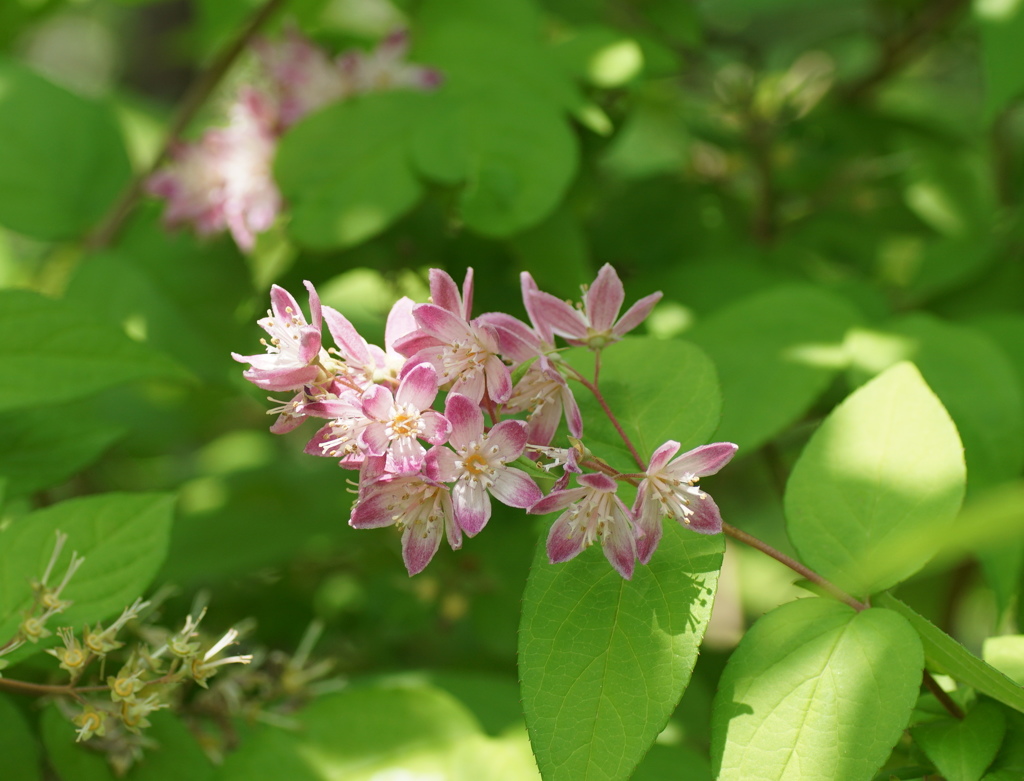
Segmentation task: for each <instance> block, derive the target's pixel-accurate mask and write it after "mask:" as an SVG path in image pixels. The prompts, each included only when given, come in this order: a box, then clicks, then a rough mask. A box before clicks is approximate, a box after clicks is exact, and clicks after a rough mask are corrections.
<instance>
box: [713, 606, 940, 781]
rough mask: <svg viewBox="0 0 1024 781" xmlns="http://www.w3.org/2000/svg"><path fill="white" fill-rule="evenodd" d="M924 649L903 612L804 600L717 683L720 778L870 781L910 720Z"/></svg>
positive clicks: (785, 609)
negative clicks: (901, 614) (903, 617)
mask: <svg viewBox="0 0 1024 781" xmlns="http://www.w3.org/2000/svg"><path fill="white" fill-rule="evenodd" d="M923 662H924V660H923V658H922V653H921V643H920V641H919V640H918V638H917V636H916V635H915V634H914V631H913V629H912V628H911V627H910V626H909V625H908V624H907V622H906V621H905V620H903V619H902V618H901V617H900V616H899V615H897V614H896V613H893V612H891V611H889V610H883V609H878V608H873V609H870V610H865V611H864V612H861V613H858V612H856V611H855V610H853V609H852V608H850V607H848V606H846V605H843V604H840V603H838V602H833V601H832V600H827V599H819V598H810V599H800V600H797V601H795V602H790V603H788V604H785V605H783V606H782V607H780V608H777V609H776V610H773V611H772V612H771V613H769V614H767V615H766V616H764V617H762V618H761V619H760V620H758V622H757V623H756V624H754V626H753V627H752V628H751V629H750V630H749V631H748V632H747V633H746V635H744V637H743V640H742V641H741V642H740V645H739V647H738V648H737V649H736V651H735V652H734V653H733V655H732V657H731V658H730V659H729V663H728V664H727V665H726V668H725V672H724V673H723V674H722V679H721V681H720V683H719V689H718V695H717V696H716V698H715V710H714V714H713V716H712V725H711V726H712V733H711V734H712V746H711V757H712V763H713V764H714V766H715V768H716V769H717V770H719V771H720V772H719V774H718V775H716V778H718V779H719V781H730V779H742V780H743V781H748V779H751V778H757V779H762V781H768V780H769V779H773V780H775V779H778V780H779V781H782V779H791V778H828V779H841V780H842V781H859V780H860V779H863V781H868V779H871V778H872V776H873V775H874V773H875V772H876V771H877V770H878V769H879V768H880V767H881V766H882V763H883V762H885V760H886V758H887V757H888V756H889V753H890V751H892V747H893V746H894V745H895V744H896V741H897V740H899V737H900V733H901V732H902V731H903V729H904V727H906V725H907V721H908V720H909V719H910V714H911V711H912V710H913V707H914V703H915V702H916V701H917V695H918V690H919V688H920V685H921V667H922V665H923Z"/></svg>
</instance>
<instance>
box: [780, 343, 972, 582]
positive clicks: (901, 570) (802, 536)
mask: <svg viewBox="0 0 1024 781" xmlns="http://www.w3.org/2000/svg"><path fill="white" fill-rule="evenodd" d="M964 480H965V474H964V463H963V453H962V449H961V445H960V439H959V437H958V436H957V432H956V427H955V426H954V425H953V422H952V421H951V420H950V419H949V415H948V414H947V413H946V411H945V409H943V407H942V404H941V403H940V402H939V400H938V399H937V398H936V397H935V395H934V394H933V393H932V392H931V390H930V389H929V388H928V386H927V385H926V384H925V383H924V381H923V380H922V379H921V375H920V373H918V371H917V369H915V368H914V367H913V366H912V365H910V364H907V363H901V364H897V365H896V366H894V367H892V368H890V369H888V370H886V371H885V372H883V373H882V374H881V375H879V376H878V377H876V378H875V379H874V380H872V381H871V382H869V383H868V384H867V385H865V386H863V387H862V388H860V389H859V390H857V391H855V392H854V393H853V394H851V395H850V396H849V397H848V398H847V399H846V400H845V401H844V402H843V403H842V404H840V405H839V406H838V407H836V409H835V410H833V412H832V414H831V415H829V417H828V418H827V419H826V420H825V422H824V423H823V424H822V425H821V427H820V428H819V429H818V430H817V431H816V432H815V433H814V436H813V437H811V440H810V442H808V443H807V445H806V447H805V448H804V451H803V453H802V454H801V456H800V460H799V461H797V463H796V466H795V467H794V468H793V472H792V474H791V475H790V478H789V482H788V483H787V485H786V521H787V528H788V530H789V536H790V539H791V540H792V541H793V544H794V546H795V547H796V549H797V550H798V551H799V552H800V556H801V558H802V559H803V560H804V561H805V562H806V563H807V564H808V565H810V566H811V568H812V569H814V570H816V571H817V572H819V573H821V574H822V575H824V576H825V577H826V578H829V579H830V580H833V581H834V582H836V583H837V585H839V586H840V588H843V589H846V590H848V591H850V592H852V593H855V594H870V593H871V592H873V591H878V590H881V589H884V588H888V587H889V586H892V585H893V584H895V583H898V582H899V581H900V580H902V579H904V578H906V577H908V576H909V575H911V574H913V573H914V572H916V571H917V570H918V569H920V568H921V567H922V566H924V564H925V563H926V562H927V561H928V560H929V559H930V558H931V557H932V555H933V554H934V553H935V552H936V551H937V550H938V545H937V544H936V542H935V537H934V536H932V535H933V534H938V533H941V532H942V531H943V530H944V529H945V528H946V527H947V526H948V525H949V524H950V523H951V522H952V520H953V518H954V517H955V516H956V514H957V512H958V511H959V509H960V503H961V501H962V500H963V490H964ZM915 533H916V534H917V535H918V540H919V544H918V545H917V547H916V548H915V549H913V550H906V556H905V558H903V559H902V560H899V561H893V560H889V559H886V560H884V561H879V560H878V559H877V554H879V553H882V552H884V550H885V548H886V547H887V545H888V544H889V543H890V542H891V541H893V540H898V539H900V538H901V537H902V536H903V535H910V534H915Z"/></svg>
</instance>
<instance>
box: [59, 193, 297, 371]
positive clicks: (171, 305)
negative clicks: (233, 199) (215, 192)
mask: <svg viewBox="0 0 1024 781" xmlns="http://www.w3.org/2000/svg"><path fill="white" fill-rule="evenodd" d="M251 298H252V283H251V282H250V275H249V270H248V269H247V268H246V266H245V263H244V262H243V260H242V256H241V255H240V254H239V252H238V250H237V248H235V246H234V244H233V243H232V242H231V241H230V240H228V239H227V238H226V237H222V238H220V239H218V240H213V239H206V240H203V241H200V240H199V239H197V238H196V237H194V236H192V235H191V234H190V233H187V232H180V233H176V234H173V235H172V234H168V232H167V230H166V229H165V228H164V227H163V226H162V225H161V224H160V222H159V218H158V215H157V213H156V209H152V210H148V211H146V212H145V213H144V214H142V215H138V216H136V218H135V219H134V220H133V221H132V222H131V224H130V225H129V227H128V229H127V230H126V231H125V232H124V234H123V235H122V236H121V237H120V238H119V240H118V244H117V247H116V248H114V249H109V250H105V251H103V252H99V253H96V254H94V255H91V256H89V257H88V258H86V259H85V260H84V261H83V262H82V263H80V264H79V266H78V268H76V269H75V273H74V276H72V278H71V280H70V282H69V283H68V289H67V293H66V299H67V300H68V301H69V302H74V303H76V304H78V305H79V306H81V307H83V308H85V307H90V306H92V305H93V302H95V301H103V306H102V307H97V308H95V310H94V311H95V314H96V316H97V317H102V318H103V319H104V320H105V321H107V322H109V323H111V324H114V325H116V326H118V327H119V328H122V327H125V326H126V325H127V326H129V327H130V328H131V329H132V333H135V334H139V335H142V336H144V338H145V343H146V344H148V345H151V346H152V347H154V348H156V349H158V350H161V351H163V352H165V353H166V354H167V355H170V356H172V357H173V358H174V359H175V360H177V361H179V362H180V363H181V364H182V365H183V366H186V367H188V369H189V370H190V371H192V372H193V373H195V374H196V375H197V376H199V377H202V378H203V379H205V380H208V381H210V382H219V383H223V382H224V381H225V378H226V377H227V376H229V375H234V376H237V374H236V372H238V371H239V370H240V369H241V368H242V367H241V366H240V365H239V364H237V363H235V362H234V361H231V360H230V357H229V354H230V352H231V351H235V352H238V353H242V354H246V353H252V352H261V351H262V347H260V346H259V345H258V343H257V341H256V339H255V336H254V331H255V330H256V329H254V326H253V323H252V321H250V320H248V319H246V320H244V321H243V320H242V319H241V318H239V317H236V316H234V315H235V313H236V312H240V311H244V308H245V307H247V306H248V305H249V303H250V301H251ZM300 298H302V296H300ZM259 303H260V307H259V308H260V309H262V308H265V307H266V306H267V304H266V303H265V299H264V298H263V296H261V297H260V301H259ZM226 357H227V360H225V358H226Z"/></svg>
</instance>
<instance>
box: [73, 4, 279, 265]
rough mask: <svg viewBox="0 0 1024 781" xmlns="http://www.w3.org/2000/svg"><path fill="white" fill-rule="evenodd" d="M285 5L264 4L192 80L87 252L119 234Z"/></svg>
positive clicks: (111, 240) (94, 233)
mask: <svg viewBox="0 0 1024 781" xmlns="http://www.w3.org/2000/svg"><path fill="white" fill-rule="evenodd" d="M286 2H287V0H267V2H266V3H264V4H263V6H262V7H260V8H259V9H258V10H257V11H256V12H255V13H254V14H253V15H252V16H251V17H250V18H249V21H248V22H246V24H245V27H243V28H242V30H241V31H240V32H239V33H238V35H237V36H236V37H235V39H234V40H232V41H231V43H230V44H228V46H227V47H225V48H224V49H222V50H221V52H220V53H219V54H218V55H217V57H216V58H215V59H214V61H213V62H212V63H211V64H210V67H208V68H207V69H206V70H205V71H203V73H202V74H201V75H200V76H199V78H198V79H196V80H195V81H194V82H193V83H192V86H191V87H190V88H189V89H188V91H187V92H186V93H185V96H184V97H183V98H182V100H181V104H180V105H179V107H178V110H177V112H176V113H175V115H174V119H173V120H172V121H171V125H170V127H169V128H168V131H167V138H166V140H165V141H164V144H163V146H162V147H161V148H160V152H159V153H158V154H157V156H156V158H155V159H154V160H153V162H152V163H151V164H150V165H149V166H148V167H147V168H146V169H145V170H144V171H143V172H142V173H140V174H139V175H138V176H136V177H135V178H134V179H133V180H132V181H131V183H129V185H128V186H127V187H126V188H125V189H124V190H123V191H122V192H121V195H120V196H119V197H118V199H117V201H116V202H115V203H114V205H113V206H112V207H111V208H110V211H108V212H107V215H106V216H105V217H104V218H103V221H102V222H101V223H100V224H99V226H98V227H97V228H96V230H95V231H93V232H92V234H91V235H90V236H88V237H87V238H86V240H85V245H86V247H88V248H89V249H101V248H103V247H106V246H109V245H110V244H111V243H112V242H113V241H114V239H115V238H117V234H118V233H120V231H121V227H122V226H123V225H124V222H125V220H127V219H128V216H129V215H130V214H131V213H132V211H133V210H134V209H135V206H136V204H137V203H138V202H139V198H141V197H142V194H143V191H144V188H145V184H146V180H147V179H148V178H149V177H150V176H151V175H152V174H153V172H154V171H156V169H157V168H159V167H160V165H161V164H163V162H164V161H165V160H166V159H167V156H168V155H169V154H170V150H171V149H172V148H173V147H174V145H175V144H176V143H178V142H179V141H180V139H181V134H182V133H184V132H185V129H186V128H187V127H188V125H189V123H191V122H192V120H193V119H194V118H195V116H196V114H198V113H199V110H200V109H201V108H202V107H203V105H204V104H205V103H206V101H207V100H208V99H209V97H210V95H211V94H213V91H214V90H215V89H216V88H217V85H218V84H220V82H221V80H222V79H223V78H224V76H225V75H226V74H227V72H228V71H229V70H230V69H231V66H232V65H233V64H234V62H235V60H236V59H238V56H239V55H240V54H241V53H242V52H243V51H245V48H246V46H248V44H249V42H250V41H251V40H252V38H253V36H255V35H256V33H257V32H259V30H260V28H261V27H263V25H264V24H266V23H267V21H268V20H269V19H270V18H271V17H272V16H273V15H274V14H275V13H276V12H277V11H278V10H279V9H280V8H281V7H282V6H283V5H284V4H285V3H286Z"/></svg>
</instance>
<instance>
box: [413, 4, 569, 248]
mask: <svg viewBox="0 0 1024 781" xmlns="http://www.w3.org/2000/svg"><path fill="white" fill-rule="evenodd" d="M418 21H419V27H418V29H417V41H416V56H417V58H418V59H420V60H421V61H423V62H429V63H430V64H431V65H433V66H435V67H437V68H438V69H440V71H441V72H442V73H443V74H444V77H445V86H444V88H443V89H442V95H441V96H440V97H441V98H442V100H441V101H440V102H439V105H438V111H437V112H436V113H435V114H434V115H432V116H431V118H430V121H429V122H428V123H426V124H425V125H424V126H423V127H422V128H421V130H420V132H419V133H418V135H417V138H416V162H417V165H418V167H419V169H420V171H422V173H423V174H424V175H425V176H427V177H428V178H430V179H433V180H435V181H438V182H441V183H444V184H450V185H456V184H461V185H462V190H461V192H460V194H459V200H458V210H459V215H460V217H461V218H462V220H463V221H464V222H465V223H466V225H468V226H469V227H471V228H473V229H474V230H476V231H477V232H479V233H482V234H484V235H487V236H500V237H504V236H510V235H512V234H514V233H516V232H518V231H520V230H523V229H525V228H529V227H531V226H533V225H535V224H537V223H538V222H540V221H541V220H542V219H543V218H544V217H546V216H547V215H548V214H549V213H550V212H552V211H553V210H554V209H555V208H556V207H557V205H558V203H559V201H560V200H561V199H562V196H563V195H564V193H565V191H566V189H567V187H568V185H569V183H570V182H571V180H572V178H573V176H574V174H575V172H576V166H577V157H578V151H577V142H576V137H575V135H574V134H573V132H572V129H571V128H570V126H569V123H568V121H567V119H566V111H567V110H570V109H573V108H577V107H578V106H579V105H580V104H581V103H582V98H581V97H580V96H579V94H578V92H577V90H576V88H575V86H574V84H573V82H572V79H571V77H570V75H569V73H568V71H567V70H566V68H565V67H564V66H563V65H562V64H561V63H560V62H559V60H558V59H557V58H556V57H555V56H554V53H553V51H552V50H551V48H550V47H548V46H547V45H546V44H545V43H544V41H543V39H542V37H541V30H542V23H543V20H542V17H541V15H540V13H539V12H538V9H537V7H536V5H535V4H534V3H533V2H530V0H500V2H493V3H475V2H466V0H429V2H427V3H425V4H424V7H423V8H422V9H421V11H420V13H419V14H418Z"/></svg>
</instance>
